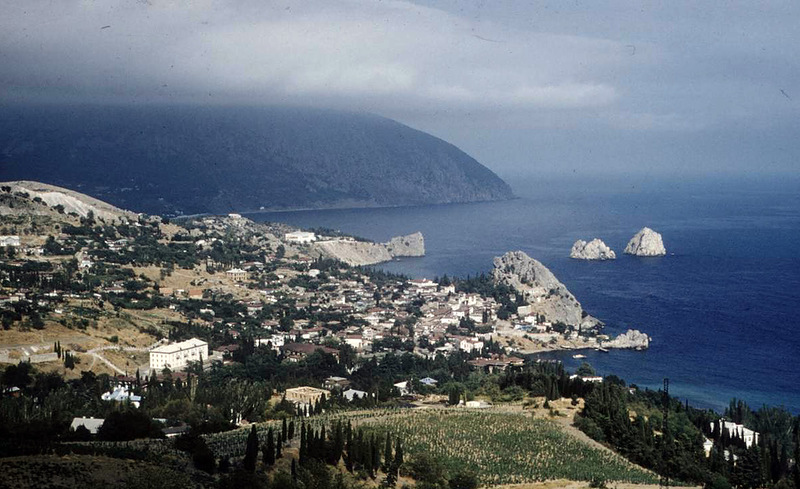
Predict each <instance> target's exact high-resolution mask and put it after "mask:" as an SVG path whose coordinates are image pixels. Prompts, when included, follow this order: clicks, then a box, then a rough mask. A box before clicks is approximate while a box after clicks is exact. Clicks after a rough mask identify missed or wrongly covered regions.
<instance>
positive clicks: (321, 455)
mask: <svg viewBox="0 0 800 489" xmlns="http://www.w3.org/2000/svg"><path fill="white" fill-rule="evenodd" d="M318 443H319V444H318V448H317V459H319V460H325V459H326V458H327V449H326V448H327V447H326V444H325V425H324V424H323V425H322V429H321V430H320V432H319V442H318Z"/></svg>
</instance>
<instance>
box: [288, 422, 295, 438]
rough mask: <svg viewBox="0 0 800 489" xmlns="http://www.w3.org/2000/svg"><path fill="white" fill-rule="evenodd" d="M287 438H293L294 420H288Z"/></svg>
mask: <svg viewBox="0 0 800 489" xmlns="http://www.w3.org/2000/svg"><path fill="white" fill-rule="evenodd" d="M289 439H290V440H294V420H292V421H289Z"/></svg>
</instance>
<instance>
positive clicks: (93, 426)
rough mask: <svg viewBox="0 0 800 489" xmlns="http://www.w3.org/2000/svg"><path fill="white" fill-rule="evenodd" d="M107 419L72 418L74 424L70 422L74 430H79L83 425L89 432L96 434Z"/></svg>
mask: <svg viewBox="0 0 800 489" xmlns="http://www.w3.org/2000/svg"><path fill="white" fill-rule="evenodd" d="M105 421H106V420H105V419H102V418H72V424H70V425H69V427H70V429H71V430H73V431H74V430H77V429H78V427H79V426H83V427H84V428H86V429H87V430H89V433H91V434H93V435H96V434H97V431H98V430H99V429H100V427H101V426H103V423H105Z"/></svg>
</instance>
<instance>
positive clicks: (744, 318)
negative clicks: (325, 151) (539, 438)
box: [248, 175, 800, 414]
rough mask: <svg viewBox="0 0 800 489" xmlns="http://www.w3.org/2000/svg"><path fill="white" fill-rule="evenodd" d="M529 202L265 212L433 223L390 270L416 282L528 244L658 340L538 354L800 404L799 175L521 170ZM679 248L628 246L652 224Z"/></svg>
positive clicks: (677, 389)
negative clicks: (582, 254)
mask: <svg viewBox="0 0 800 489" xmlns="http://www.w3.org/2000/svg"><path fill="white" fill-rule="evenodd" d="M507 181H509V182H510V184H511V185H512V188H513V189H514V192H515V194H516V196H517V198H515V199H513V200H508V201H500V202H485V203H471V204H448V205H429V206H427V205H426V206H416V207H393V208H369V209H341V210H313V211H297V212H279V213H269V212H268V213H255V214H249V215H248V217H250V218H252V219H254V220H258V221H274V222H285V223H288V224H291V225H295V226H299V227H302V228H312V227H326V228H332V229H337V230H340V231H342V232H346V233H350V234H354V235H358V236H363V237H365V238H369V239H372V240H375V241H386V240H388V239H389V238H391V237H392V236H396V235H400V234H407V233H412V232H415V231H421V232H422V233H423V235H424V236H425V247H426V255H425V256H424V257H421V258H403V259H398V260H396V261H392V262H390V263H384V264H381V265H378V267H379V268H381V269H384V270H387V271H390V272H395V273H401V274H404V275H407V276H409V277H412V278H421V277H427V278H434V277H441V276H443V275H445V274H446V275H449V276H459V277H466V276H468V275H476V274H479V273H488V272H490V271H491V268H492V259H493V257H495V256H499V255H501V254H503V253H505V252H506V251H510V250H522V251H524V252H526V253H527V254H529V255H530V256H531V257H533V258H536V259H537V260H539V261H541V262H542V263H543V264H544V265H545V266H547V267H548V268H550V270H551V271H552V272H553V273H554V274H555V275H556V277H558V278H559V280H561V281H562V282H563V283H564V284H565V285H566V286H567V288H568V289H569V290H570V291H571V292H572V293H573V294H574V295H575V297H576V298H577V299H578V300H579V301H580V302H581V304H582V305H583V307H584V309H585V310H586V311H588V312H589V313H590V314H592V315H593V316H595V317H597V318H599V319H601V320H602V321H604V322H605V323H606V327H605V331H606V332H607V333H610V334H618V333H621V332H624V331H626V330H628V329H630V328H635V329H639V330H641V331H643V332H646V333H647V334H648V335H650V336H651V337H652V343H651V346H650V349H648V350H646V351H641V352H639V351H614V350H612V351H610V352H609V353H603V352H597V351H594V350H589V351H584V352H581V353H583V354H585V355H586V357H587V358H586V359H583V360H578V359H574V358H572V355H573V354H574V353H575V352H557V353H547V354H540V355H539V356H540V357H542V358H551V359H559V360H562V361H563V362H564V363H565V365H566V366H567V367H568V368H577V367H578V366H579V365H580V363H581V362H583V361H586V362H588V363H590V364H591V365H592V367H594V368H595V370H596V371H597V372H598V373H599V374H601V375H609V374H614V375H617V376H618V377H621V378H623V379H625V380H626V381H627V382H628V383H631V384H636V385H637V386H639V387H640V388H649V389H659V388H661V387H662V385H663V380H664V379H665V378H667V379H669V389H670V394H672V395H674V396H678V397H680V398H682V399H686V400H688V401H689V403H690V404H692V405H694V406H697V407H700V408H710V409H715V410H717V411H718V412H722V411H723V410H724V409H725V407H726V406H727V405H728V403H729V401H730V400H731V399H733V398H737V399H742V400H744V401H745V402H747V403H748V404H749V405H750V406H751V407H754V408H758V407H760V406H762V405H772V406H784V407H786V408H787V409H788V410H790V411H791V412H792V413H795V414H797V413H800V316H798V312H799V311H798V309H800V179H798V178H796V177H794V176H784V177H781V178H778V177H762V176H751V175H743V176H741V175H740V176H727V177H720V176H714V177H712V176H704V177H696V176H693V177H675V176H673V177H653V176H647V175H640V176H637V177H633V176H627V175H620V176H603V177H587V176H578V175H576V176H569V177H567V176H560V177H536V176H522V177H514V178H510V179H507ZM644 226H647V227H650V228H652V229H654V230H656V231H658V232H659V233H661V234H662V236H663V239H664V244H665V247H666V249H667V252H668V254H667V256H664V257H657V258H652V257H651V258H642V257H634V256H628V255H624V254H623V253H622V251H623V249H624V248H625V244H626V243H627V241H628V240H629V239H630V238H631V237H632V236H633V235H634V234H635V233H636V232H637V231H638V230H639V229H641V228H642V227H644ZM593 238H601V239H602V240H603V241H605V243H606V244H608V245H609V246H610V247H611V248H612V249H614V250H615V251H616V252H617V259H616V260H613V261H605V262H589V261H579V260H572V259H570V258H569V250H570V248H571V246H572V244H573V243H574V242H575V240H577V239H584V240H590V239H593Z"/></svg>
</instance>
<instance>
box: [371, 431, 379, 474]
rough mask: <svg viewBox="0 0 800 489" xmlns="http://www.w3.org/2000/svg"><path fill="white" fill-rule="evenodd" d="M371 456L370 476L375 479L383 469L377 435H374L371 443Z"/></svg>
mask: <svg viewBox="0 0 800 489" xmlns="http://www.w3.org/2000/svg"><path fill="white" fill-rule="evenodd" d="M369 454H370V461H369V462H370V463H369V465H370V475H371V476H372V478H373V479H374V478H375V476H376V475H377V473H378V469H380V467H381V451H380V448H378V441H377V440H376V439H375V435H372V437H371V438H370V441H369Z"/></svg>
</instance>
